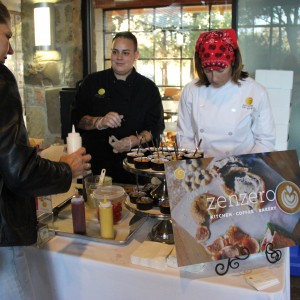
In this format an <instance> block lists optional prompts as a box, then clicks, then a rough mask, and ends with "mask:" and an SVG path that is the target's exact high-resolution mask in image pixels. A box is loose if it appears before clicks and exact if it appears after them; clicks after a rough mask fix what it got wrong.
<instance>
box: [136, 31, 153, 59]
mask: <svg viewBox="0 0 300 300" xmlns="http://www.w3.org/2000/svg"><path fill="white" fill-rule="evenodd" d="M135 36H136V38H137V40H138V45H139V46H138V47H139V51H140V58H153V57H154V46H153V33H152V32H149V33H148V32H138V33H135Z"/></svg>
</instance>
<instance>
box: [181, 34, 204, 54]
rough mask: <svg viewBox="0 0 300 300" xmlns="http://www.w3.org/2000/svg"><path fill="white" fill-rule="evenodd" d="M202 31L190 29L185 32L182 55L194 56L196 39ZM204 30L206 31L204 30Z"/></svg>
mask: <svg viewBox="0 0 300 300" xmlns="http://www.w3.org/2000/svg"><path fill="white" fill-rule="evenodd" d="M201 32H202V31H198V30H197V31H190V32H186V33H184V42H183V46H182V57H183V58H187V57H189V58H192V57H194V52H195V45H196V41H197V39H198V37H199V35H200V33H201ZM203 32H204V31H203Z"/></svg>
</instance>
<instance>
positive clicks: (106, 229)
mask: <svg viewBox="0 0 300 300" xmlns="http://www.w3.org/2000/svg"><path fill="white" fill-rule="evenodd" d="M99 216H100V233H101V237H102V238H104V239H113V238H114V223H113V208H112V204H111V202H110V201H107V199H106V198H104V200H103V201H100V203H99Z"/></svg>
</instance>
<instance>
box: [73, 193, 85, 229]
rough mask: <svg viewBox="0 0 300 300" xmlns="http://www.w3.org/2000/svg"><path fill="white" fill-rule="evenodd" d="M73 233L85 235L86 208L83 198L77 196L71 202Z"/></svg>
mask: <svg viewBox="0 0 300 300" xmlns="http://www.w3.org/2000/svg"><path fill="white" fill-rule="evenodd" d="M71 208H72V220H73V231H74V233H78V234H85V232H86V224H85V208H84V200H83V197H82V196H79V195H78V196H75V197H73V198H72V200H71Z"/></svg>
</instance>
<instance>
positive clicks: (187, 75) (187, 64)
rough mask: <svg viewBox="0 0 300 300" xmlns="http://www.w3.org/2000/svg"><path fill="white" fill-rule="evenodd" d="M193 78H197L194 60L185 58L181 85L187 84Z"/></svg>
mask: <svg viewBox="0 0 300 300" xmlns="http://www.w3.org/2000/svg"><path fill="white" fill-rule="evenodd" d="M193 78H195V74H194V61H193V60H192V59H185V60H183V61H182V70H181V85H183V86H184V85H186V84H187V83H189V82H190V81H191V80H192V79H193Z"/></svg>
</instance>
